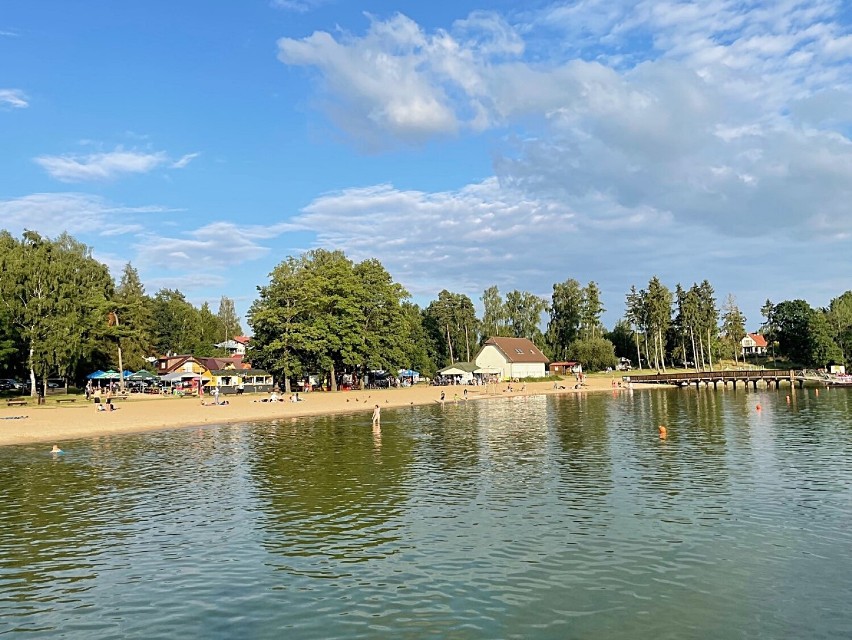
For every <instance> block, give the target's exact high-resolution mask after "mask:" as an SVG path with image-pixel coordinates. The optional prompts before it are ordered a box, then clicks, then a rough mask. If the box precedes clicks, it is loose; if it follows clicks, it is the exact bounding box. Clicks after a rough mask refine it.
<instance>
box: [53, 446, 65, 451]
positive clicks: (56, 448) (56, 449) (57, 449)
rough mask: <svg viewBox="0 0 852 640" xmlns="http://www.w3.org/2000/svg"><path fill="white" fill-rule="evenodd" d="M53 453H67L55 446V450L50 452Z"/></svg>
mask: <svg viewBox="0 0 852 640" xmlns="http://www.w3.org/2000/svg"><path fill="white" fill-rule="evenodd" d="M50 452H51V453H65V452H64V451H63V450H62V449H60V448H59V446H58V445H53V449H51V450H50Z"/></svg>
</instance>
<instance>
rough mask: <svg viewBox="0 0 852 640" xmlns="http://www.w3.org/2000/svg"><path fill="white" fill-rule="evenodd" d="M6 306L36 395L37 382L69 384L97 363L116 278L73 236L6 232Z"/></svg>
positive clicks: (0, 292) (2, 256)
mask: <svg viewBox="0 0 852 640" xmlns="http://www.w3.org/2000/svg"><path fill="white" fill-rule="evenodd" d="M0 236H2V237H0V246H2V247H3V252H2V253H0V301H2V304H3V306H4V308H5V310H4V317H5V318H6V320H7V322H8V323H9V324H10V325H11V326H12V327H14V330H15V332H16V333H17V335H18V336H19V337H20V340H21V342H22V344H23V345H24V350H25V359H26V362H27V368H28V369H29V376H30V383H31V393H32V394H33V395H35V393H36V390H37V384H36V379H37V377H38V378H41V380H42V383H43V385H44V386H45V390H46V384H47V377H48V375H50V374H58V375H61V376H63V377H65V378H66V379H67V378H68V377H69V376H75V375H76V374H77V370H78V368H80V367H81V366H83V365H84V363H85V362H86V360H87V359H89V358H91V356H92V355H93V353H94V351H95V349H96V348H97V345H98V344H100V343H102V341H103V337H104V334H105V332H106V323H105V320H106V309H107V306H108V305H107V300H108V299H109V298H110V297H111V296H112V288H113V285H112V278H110V276H109V272H108V270H107V268H106V266H105V265H103V264H101V263H99V262H97V261H96V260H94V259H93V258H92V256H91V250H90V249H89V248H88V247H87V246H86V245H84V244H82V243H80V242H78V241H77V240H75V239H74V238H72V237H71V236H69V235H67V234H62V235H60V236H59V237H58V238H57V239H56V240H55V241H51V240H50V239H49V238H44V237H42V236H40V235H39V234H38V233H36V232H34V231H26V232H25V233H24V234H23V238H22V239H21V241H20V242H18V241H16V240H15V239H14V238H12V236H11V235H10V234H8V233H7V232H5V231H4V232H0Z"/></svg>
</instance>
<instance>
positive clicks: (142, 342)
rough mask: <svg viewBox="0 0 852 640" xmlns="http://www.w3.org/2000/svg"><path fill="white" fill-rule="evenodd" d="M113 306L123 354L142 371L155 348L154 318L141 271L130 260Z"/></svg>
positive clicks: (127, 365)
mask: <svg viewBox="0 0 852 640" xmlns="http://www.w3.org/2000/svg"><path fill="white" fill-rule="evenodd" d="M111 307H112V309H111V311H112V312H113V313H114V314H115V316H116V317H117V318H118V325H117V326H116V327H114V333H115V334H116V337H117V340H118V342H119V344H118V347H119V348H120V349H121V351H122V354H123V361H124V362H123V364H124V365H125V366H126V367H128V368H129V369H132V370H134V371H138V370H139V369H142V368H144V367H145V366H146V364H147V362H146V360H145V357H146V356H150V355H151V353H152V352H153V345H152V338H151V336H152V333H153V325H154V321H153V316H152V315H151V300H150V298H149V297H148V296H146V295H145V287H144V286H143V285H142V281H141V280H140V278H139V273H138V272H137V271H136V269H134V268H133V265H131V264H130V263H129V262H128V263H127V264H126V265H124V270H123V271H122V274H121V280H120V281H119V284H118V287H116V290H115V296H114V297H113V300H112V305H111Z"/></svg>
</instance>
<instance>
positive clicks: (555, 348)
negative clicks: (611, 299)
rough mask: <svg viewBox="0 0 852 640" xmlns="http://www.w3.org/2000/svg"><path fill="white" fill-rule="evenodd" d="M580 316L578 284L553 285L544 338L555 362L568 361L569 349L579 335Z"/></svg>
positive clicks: (572, 281)
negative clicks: (548, 318) (548, 319)
mask: <svg viewBox="0 0 852 640" xmlns="http://www.w3.org/2000/svg"><path fill="white" fill-rule="evenodd" d="M582 314H583V289H582V287H581V286H580V283H579V282H577V281H576V280H573V279H569V280H566V281H565V282H560V283H557V284H554V285H553V293H552V294H551V298H550V321H549V322H548V323H547V333H546V336H545V337H546V340H547V346H548V350H549V351H550V355H551V357H553V358H554V359H555V360H567V359H568V351H569V347H570V345H571V343H572V342H574V340H576V339H577V337H578V336H579V333H580V323H581V319H582Z"/></svg>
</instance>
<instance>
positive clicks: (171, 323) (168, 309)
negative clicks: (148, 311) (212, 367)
mask: <svg viewBox="0 0 852 640" xmlns="http://www.w3.org/2000/svg"><path fill="white" fill-rule="evenodd" d="M152 309H153V316H154V317H155V318H157V331H156V334H155V336H154V346H155V348H156V350H157V351H158V352H159V353H173V354H189V353H194V352H196V351H198V350H199V348H201V347H202V345H203V344H204V342H203V341H202V332H201V321H200V318H199V314H198V310H197V309H196V308H195V307H194V306H192V304H190V303H189V302H188V301H187V300H186V298H185V297H184V295H183V294H182V293H181V292H180V291H178V290H177V289H160V290H159V291H158V292H157V293H156V294H155V295H154V300H153V303H152Z"/></svg>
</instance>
